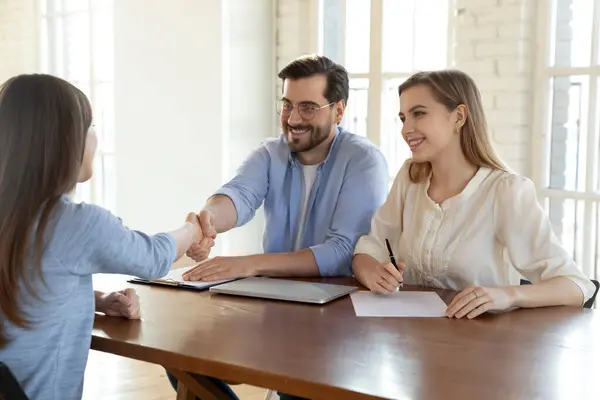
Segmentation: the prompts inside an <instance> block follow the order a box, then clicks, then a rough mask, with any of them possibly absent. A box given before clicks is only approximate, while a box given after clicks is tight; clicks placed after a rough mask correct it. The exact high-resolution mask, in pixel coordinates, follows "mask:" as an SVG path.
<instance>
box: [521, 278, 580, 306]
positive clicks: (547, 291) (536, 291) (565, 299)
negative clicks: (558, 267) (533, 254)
mask: <svg viewBox="0 0 600 400" xmlns="http://www.w3.org/2000/svg"><path fill="white" fill-rule="evenodd" d="M512 291H513V293H512V297H513V306H514V307H521V308H533V307H548V306H575V307H581V306H582V305H583V298H584V297H583V292H582V291H581V289H580V288H579V286H578V285H577V284H576V283H575V282H573V281H572V280H571V279H569V278H566V277H564V276H558V277H555V278H551V279H548V280H547V281H544V282H540V283H537V284H534V285H520V286H514V287H512Z"/></svg>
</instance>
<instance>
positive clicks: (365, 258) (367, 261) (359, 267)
mask: <svg viewBox="0 0 600 400" xmlns="http://www.w3.org/2000/svg"><path fill="white" fill-rule="evenodd" d="M377 265H379V262H378V261H377V260H376V259H374V258H373V257H371V256H370V255H368V254H357V255H355V256H354V257H353V258H352V272H353V273H354V276H355V277H356V279H357V280H358V281H359V282H360V283H361V284H363V285H366V284H367V282H366V280H365V271H366V270H368V269H370V268H375V267H377Z"/></svg>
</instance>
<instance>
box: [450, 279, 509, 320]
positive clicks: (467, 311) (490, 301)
mask: <svg viewBox="0 0 600 400" xmlns="http://www.w3.org/2000/svg"><path fill="white" fill-rule="evenodd" d="M513 298H514V296H513V295H512V288H510V287H501V288H488V287H483V286H475V285H471V286H469V287H468V288H466V289H465V290H463V291H462V292H460V293H459V294H457V295H456V297H454V299H453V300H452V302H451V303H450V305H449V306H448V308H447V309H446V315H447V316H448V317H449V318H453V317H454V318H462V317H465V316H466V317H467V318H468V319H473V318H475V317H477V316H478V315H481V314H483V313H484V312H486V311H502V310H506V309H508V308H511V307H513V302H514V300H513Z"/></svg>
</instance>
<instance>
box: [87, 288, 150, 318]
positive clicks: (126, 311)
mask: <svg viewBox="0 0 600 400" xmlns="http://www.w3.org/2000/svg"><path fill="white" fill-rule="evenodd" d="M95 294H96V311H99V312H102V313H104V314H106V315H109V316H111V317H125V318H129V319H140V318H141V314H140V298H139V296H138V294H137V293H136V291H135V290H134V289H131V288H128V289H125V290H120V291H118V292H112V293H100V292H96V293H95Z"/></svg>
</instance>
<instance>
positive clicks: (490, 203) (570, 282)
mask: <svg viewBox="0 0 600 400" xmlns="http://www.w3.org/2000/svg"><path fill="white" fill-rule="evenodd" d="M399 95H400V119H401V121H402V124H403V126H402V136H403V138H404V140H405V141H406V142H407V143H408V145H409V147H410V149H411V152H412V158H410V159H409V160H407V161H406V162H405V163H404V165H403V166H402V168H401V169H400V172H399V173H398V175H397V176H396V179H395V181H394V184H393V186H392V189H391V191H390V193H389V195H388V198H387V200H386V202H385V204H384V205H383V206H382V207H381V208H380V209H379V210H378V212H377V213H376V214H375V216H374V217H373V220H372V223H371V232H370V233H369V235H367V236H363V237H362V238H361V239H360V240H359V241H358V243H357V245H356V248H355V251H354V254H355V255H354V258H353V270H354V273H355V275H356V277H357V278H358V280H359V281H360V282H361V283H363V284H364V285H365V286H367V287H368V288H369V289H371V290H372V291H375V292H379V293H388V292H391V291H395V290H397V288H398V287H399V286H400V285H402V284H403V282H406V283H410V284H417V285H423V286H433V287H439V288H447V289H453V290H457V291H461V292H460V293H459V294H458V295H457V296H456V297H455V299H454V300H453V301H452V303H451V304H450V305H449V306H448V309H447V310H446V313H447V315H448V317H456V318H462V317H467V318H474V317H476V316H478V315H480V314H481V313H484V312H486V311H489V310H505V309H509V308H513V307H541V306H552V305H571V306H581V305H582V304H583V303H584V302H585V301H586V300H587V299H589V298H590V297H591V296H592V294H593V293H594V290H595V288H594V285H593V284H592V282H591V281H590V280H589V279H588V278H587V277H586V276H584V275H583V274H582V273H581V271H580V270H579V269H578V268H577V266H576V265H575V262H574V261H573V260H572V259H571V257H570V256H569V254H568V253H567V252H566V251H565V249H564V248H563V247H562V246H561V244H560V243H559V241H558V239H557V238H556V236H555V235H554V233H553V231H552V226H551V224H550V221H549V219H548V217H547V215H546V214H545V213H544V211H543V209H542V208H541V207H540V205H539V203H538V201H537V197H536V193H535V188H534V185H533V184H532V182H531V181H530V180H529V179H526V178H523V177H521V176H518V175H516V174H514V173H511V172H509V171H508V168H507V167H506V166H505V165H504V164H503V163H502V161H501V160H500V159H499V157H498V156H497V155H496V153H495V151H494V149H493V146H492V143H491V141H490V139H489V135H488V129H487V124H486V120H485V115H484V112H483V107H482V102H481V97H480V94H479V90H478V89H477V86H476V85H475V82H474V81H473V80H472V79H471V78H470V77H469V76H468V75H466V74H465V73H463V72H460V71H457V70H443V71H433V72H419V73H417V74H414V75H413V76H411V77H410V78H409V79H408V80H406V81H405V82H404V83H403V84H402V85H400V87H399ZM386 239H387V240H389V242H390V245H391V246H390V247H391V248H392V253H394V255H395V258H396V259H397V260H398V261H399V262H398V263H397V266H398V268H395V267H394V265H393V264H392V263H390V256H389V254H388V250H387V249H386V243H385V241H386ZM520 275H523V276H524V277H526V278H527V279H529V280H530V281H532V282H533V283H534V284H533V285H524V286H519V279H520Z"/></svg>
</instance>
